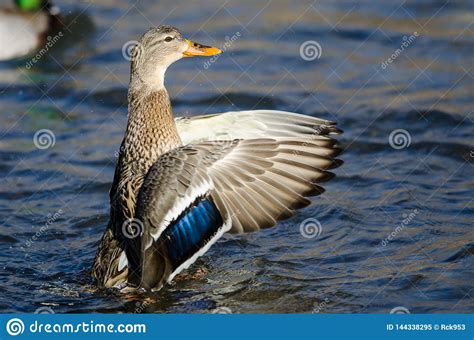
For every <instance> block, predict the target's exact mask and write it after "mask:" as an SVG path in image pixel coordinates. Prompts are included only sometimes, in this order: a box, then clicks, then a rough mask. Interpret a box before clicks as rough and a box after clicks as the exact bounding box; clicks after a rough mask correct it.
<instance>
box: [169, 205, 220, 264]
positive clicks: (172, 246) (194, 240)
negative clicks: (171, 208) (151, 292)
mask: <svg viewBox="0 0 474 340" xmlns="http://www.w3.org/2000/svg"><path fill="white" fill-rule="evenodd" d="M223 224H224V223H223V220H222V217H221V215H220V213H219V211H218V210H217V207H216V206H215V204H214V203H213V202H212V201H211V200H210V199H205V200H202V201H198V202H196V203H195V204H194V205H193V206H192V207H190V208H189V209H187V211H186V212H185V213H184V214H182V215H181V216H180V217H179V218H178V219H177V220H176V221H175V222H173V223H172V224H171V225H170V226H169V227H168V228H166V230H165V231H164V232H163V235H162V238H163V239H164V240H165V242H166V246H167V248H168V253H169V257H170V259H171V262H172V263H173V267H174V268H177V267H178V266H179V265H181V264H182V263H183V262H185V261H186V260H187V259H189V258H190V257H191V256H192V255H193V254H195V253H196V252H197V251H199V249H201V248H202V247H203V246H205V245H206V243H207V242H208V241H209V239H210V238H211V237H212V236H213V235H214V234H215V233H216V232H217V231H218V230H219V229H220V228H221V227H222V226H223Z"/></svg>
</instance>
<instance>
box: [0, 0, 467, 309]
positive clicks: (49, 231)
mask: <svg viewBox="0 0 474 340" xmlns="http://www.w3.org/2000/svg"><path fill="white" fill-rule="evenodd" d="M57 2H58V4H59V5H60V6H61V7H62V10H63V12H64V13H65V14H66V16H67V20H68V24H70V26H69V29H68V30H67V31H66V32H65V33H66V34H65V38H63V39H62V40H61V41H60V43H58V44H57V45H56V46H55V47H54V48H53V49H52V51H50V54H49V55H48V56H46V57H43V58H41V59H40V60H39V61H38V62H37V63H36V64H35V65H34V66H33V67H32V68H30V69H27V68H26V63H27V62H28V60H29V59H28V58H25V59H24V60H19V61H14V62H9V63H3V64H0V107H1V113H0V114H1V121H2V124H1V126H0V173H1V175H0V176H1V187H0V211H1V215H0V217H1V227H0V241H1V242H0V259H1V260H0V311H2V312H15V311H16V312H34V311H35V310H36V309H37V308H39V307H41V306H48V307H50V308H52V309H53V311H54V312H91V311H99V312H119V311H120V312H134V311H138V312H142V311H143V312H158V313H160V312H192V313H202V312H205V313H207V312H209V311H214V310H216V309H218V308H223V307H225V308H226V309H224V311H229V310H228V309H230V311H232V312H234V313H255V312H256V313H260V312H271V313H273V312H284V313H286V312H321V313H351V312H352V313H367V312H376V313H388V312H390V311H391V310H392V309H393V308H395V307H405V308H407V309H408V310H409V311H410V312H411V313H422V312H427V313H433V312H436V313H438V312H442V313H447V312H463V313H464V312H473V311H474V303H473V300H472V296H473V290H472V289H473V286H472V278H473V271H472V268H474V263H473V258H472V256H471V255H472V253H473V250H474V241H473V236H474V233H473V221H474V210H473V202H472V197H473V196H472V190H473V187H474V171H473V161H474V152H473V149H474V146H473V122H474V112H473V107H474V106H473V104H474V96H473V92H474V91H473V90H474V86H473V84H474V83H473V70H472V66H473V61H472V55H473V50H474V49H473V48H474V38H473V31H472V28H473V26H472V24H473V8H472V3H470V2H469V1H451V2H447V3H445V2H444V1H404V2H398V3H397V2H395V1H393V2H390V3H388V2H380V3H379V2H368V1H362V2H358V3H354V4H351V3H347V2H335V1H317V2H312V1H297V2H295V3H294V4H288V3H287V2H286V1H271V2H264V1H258V2H256V1H255V2H254V1H239V2H236V1H232V2H230V1H229V2H219V1H204V2H199V3H197V2H188V1H176V0H174V1H164V0H162V1H159V2H157V1H151V0H150V1H138V2H136V4H135V5H133V6H131V3H132V2H130V1H125V0H121V1H111V0H108V1H98V2H95V3H90V2H83V1H72V0H69V1H57ZM2 3H5V1H3V2H2ZM160 23H168V24H172V25H175V26H177V27H179V28H180V29H181V31H182V32H183V33H184V34H185V35H187V36H189V37H191V38H192V39H194V40H196V41H200V42H203V43H207V44H212V45H215V46H223V44H224V42H226V39H227V41H229V44H230V46H228V47H227V50H226V53H224V54H223V55H221V56H220V57H219V58H218V59H217V60H216V61H215V62H213V63H210V64H205V62H206V60H205V59H187V60H182V61H180V62H178V63H176V64H175V65H173V66H172V67H171V68H170V69H169V71H168V76H167V87H168V90H169V92H170V94H171V96H172V97H173V104H174V108H175V113H176V114H177V115H186V116H193V115H197V114H204V113H215V112H223V111H229V110H238V109H252V108H267V109H279V110H289V111H296V112H301V113H303V114H307V115H312V116H320V117H322V118H328V119H334V120H337V121H338V122H339V124H340V126H341V128H342V129H344V130H345V133H344V135H342V136H341V138H340V140H341V144H342V146H343V147H344V148H345V152H344V154H343V155H342V156H341V157H342V158H343V159H344V161H345V164H344V165H343V166H342V167H341V168H339V169H337V170H336V173H337V177H336V178H335V179H334V180H333V181H331V182H329V183H327V184H326V189H327V192H326V193H325V194H324V195H322V196H319V197H315V198H313V201H314V204H313V205H311V206H310V207H308V208H306V209H305V210H303V211H299V212H298V213H297V214H296V215H295V216H294V218H292V219H290V220H287V221H284V222H282V223H280V224H279V225H278V226H277V227H276V228H273V229H270V230H266V231H263V232H260V233H254V234H249V235H243V236H238V237H237V236H228V237H224V239H223V240H221V241H220V242H219V243H218V244H216V245H215V246H214V247H213V248H212V249H211V250H210V251H209V252H208V253H207V254H206V255H205V256H203V257H202V258H201V259H199V260H198V261H197V263H196V264H195V265H194V266H193V267H192V268H191V269H190V270H189V271H188V272H187V273H186V275H183V276H181V277H180V278H179V279H178V280H176V282H175V283H174V284H173V285H171V286H169V287H167V288H166V289H164V290H162V291H161V292H159V293H158V294H155V295H150V296H147V297H146V299H144V300H140V301H141V302H139V301H136V300H134V299H123V298H120V297H118V296H117V295H115V294H114V293H112V292H105V291H97V290H95V289H94V287H93V286H92V282H91V279H90V277H89V269H90V267H91V264H92V260H93V257H94V254H95V249H96V246H97V243H98V240H99V238H100V236H101V234H102V232H103V230H104V228H105V225H106V223H107V218H108V190H109V187H110V185H111V181H112V177H113V171H114V166H115V161H116V157H115V154H116V152H117V148H118V146H119V143H120V141H121V137H122V135H123V133H124V128H125V124H126V119H127V117H126V114H127V110H126V89H127V83H128V77H129V64H128V61H127V60H125V59H124V58H123V56H122V46H123V44H124V43H125V42H127V41H130V40H136V39H138V38H139V36H140V35H141V34H142V33H143V32H144V31H145V30H146V29H148V28H149V27H150V26H152V25H157V24H160ZM415 32H416V34H415ZM235 36H237V39H233V37H234V38H235ZM413 36H414V37H415V38H414V39H413ZM230 41H233V42H232V43H230ZM307 41H315V42H317V43H318V44H319V46H320V47H321V49H320V50H319V49H318V50H317V51H316V52H317V53H320V56H319V58H316V59H315V60H313V61H307V60H304V59H303V58H302V57H301V55H300V46H301V45H302V44H303V43H305V42H307ZM403 44H405V45H406V44H408V46H407V47H403V51H401V53H399V52H400V51H399V52H397V49H400V48H401V46H402V45H403ZM2 48H3V47H2ZM392 55H393V56H392ZM391 56H392V57H391ZM309 57H310V59H311V57H312V56H309ZM393 57H395V58H393ZM388 58H392V62H388V61H387V60H388ZM306 59H308V58H306ZM384 63H385V64H384ZM383 64H384V65H385V66H383ZM41 129H49V130H51V131H52V132H53V133H54V136H55V144H54V146H52V147H50V148H47V149H39V148H37V147H35V145H34V143H33V139H34V135H35V133H36V132H38V131H39V130H41ZM390 136H392V138H390ZM390 142H392V143H390ZM307 219H317V220H318V221H319V223H320V225H321V230H320V232H321V233H320V234H319V235H317V236H316V237H314V238H305V237H303V236H302V233H300V226H301V225H302V223H306V224H307V223H308V220H307ZM312 221H313V220H309V222H312ZM313 225H316V224H313ZM310 226H311V225H310ZM203 273H204V275H203ZM221 310H222V309H221Z"/></svg>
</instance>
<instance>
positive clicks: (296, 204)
mask: <svg viewBox="0 0 474 340" xmlns="http://www.w3.org/2000/svg"><path fill="white" fill-rule="evenodd" d="M339 152H340V149H338V148H337V147H335V141H334V140H333V139H331V138H329V137H327V136H318V135H315V136H312V138H306V139H305V138H287V137H281V138H261V139H249V140H233V141H222V142H202V143H198V144H194V145H189V146H185V147H182V148H178V149H175V150H173V151H171V152H169V153H167V154H165V155H163V156H162V157H161V158H160V159H159V160H158V162H156V163H155V164H154V165H153V167H152V168H151V169H150V171H149V173H148V175H147V177H146V179H145V181H144V183H143V185H142V188H141V190H140V193H139V196H138V202H137V213H136V218H137V219H139V220H140V221H142V223H143V233H142V235H141V237H140V238H139V239H138V240H134V241H132V242H131V244H130V245H129V246H127V257H128V258H129V272H130V266H132V269H131V272H132V275H133V273H135V274H134V279H132V280H131V281H132V282H134V283H135V284H137V285H139V286H142V287H145V288H155V289H159V288H161V286H162V285H163V284H164V282H165V281H171V280H172V279H173V277H174V276H175V275H176V274H177V273H179V272H180V271H181V270H183V269H185V268H187V267H188V266H189V265H191V264H192V263H193V262H194V261H195V260H196V258H197V257H198V256H200V255H202V254H204V253H205V252H206V251H207V249H209V247H210V246H211V245H212V244H213V243H214V242H216V241H217V239H218V238H219V237H221V236H222V234H223V233H225V232H227V231H231V232H237V233H241V232H248V231H255V230H259V229H261V228H267V227H270V226H273V225H275V224H276V222H277V221H278V220H281V219H284V218H288V217H290V216H291V215H292V213H293V210H294V209H297V208H301V207H304V206H306V205H308V204H309V201H308V200H307V199H306V198H305V196H310V195H317V194H320V193H322V192H323V191H324V189H323V188H322V187H320V186H319V185H318V184H316V183H319V182H322V181H324V180H327V179H329V178H331V177H333V174H332V173H330V172H328V171H327V170H328V169H332V168H334V167H337V166H339V165H340V164H341V161H339V160H337V159H335V157H336V156H337V154H338V153H339ZM130 259H133V260H132V261H130Z"/></svg>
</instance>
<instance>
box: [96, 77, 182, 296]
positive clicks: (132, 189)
mask: <svg viewBox="0 0 474 340" xmlns="http://www.w3.org/2000/svg"><path fill="white" fill-rule="evenodd" d="M128 100H129V117H128V124H127V129H126V132H125V137H124V139H123V141H122V144H121V147H120V156H119V159H118V163H117V167H116V170H115V175H114V181H113V184H112V188H111V190H110V206H111V212H110V222H109V225H108V226H107V230H106V232H105V234H104V237H103V238H102V241H101V245H100V246H99V250H98V252H97V256H96V260H95V263H94V268H93V275H94V277H95V278H96V280H97V281H98V283H99V284H100V285H101V286H106V287H111V286H114V285H116V284H117V283H119V282H117V281H121V280H122V279H123V278H124V277H125V276H126V275H125V276H124V277H122V276H120V277H119V278H118V280H114V279H113V278H114V277H116V276H117V275H118V274H119V273H118V272H117V271H116V269H115V270H114V268H117V267H118V266H117V263H116V261H118V257H119V256H120V254H121V252H122V250H123V249H124V246H123V242H124V240H123V239H122V238H123V233H122V230H121V228H122V225H123V223H124V222H125V221H126V220H127V219H132V218H134V214H135V205H136V197H137V195H138V190H139V189H140V186H141V184H142V182H143V179H144V177H145V175H146V173H147V171H148V169H149V168H150V167H151V166H152V165H153V163H155V162H156V161H157V160H158V158H159V157H160V156H161V155H162V154H163V153H165V152H167V151H170V150H172V149H174V148H176V147H178V146H181V140H180V138H179V135H178V132H177V130H176V125H175V123H174V119H173V114H172V109H171V103H170V100H169V97H168V93H167V92H166V90H165V89H161V90H159V91H151V90H150V89H148V88H147V87H146V86H145V85H143V86H137V87H135V86H134V87H132V88H130V90H129V95H128ZM111 278H112V280H111Z"/></svg>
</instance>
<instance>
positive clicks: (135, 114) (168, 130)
mask: <svg viewBox="0 0 474 340" xmlns="http://www.w3.org/2000/svg"><path fill="white" fill-rule="evenodd" d="M128 103H129V104H128V105H129V106H128V112H129V116H128V124H127V130H126V132H125V137H124V139H123V142H122V146H121V154H122V157H123V159H122V161H123V163H122V164H128V165H132V166H133V167H134V170H136V171H138V174H139V175H145V174H146V173H147V172H148V170H149V168H150V167H151V165H153V163H155V162H156V161H157V160H158V158H159V157H160V156H161V155H162V154H164V153H166V152H168V151H170V150H172V149H174V148H176V147H179V146H181V145H182V143H181V139H180V137H179V135H178V131H177V128H176V124H175V122H174V118H173V112H172V109H171V102H170V99H169V96H168V92H167V91H166V89H165V88H164V87H163V88H161V89H158V90H152V89H149V88H147V87H146V86H139V87H137V86H131V87H130V90H129V93H128Z"/></svg>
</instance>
